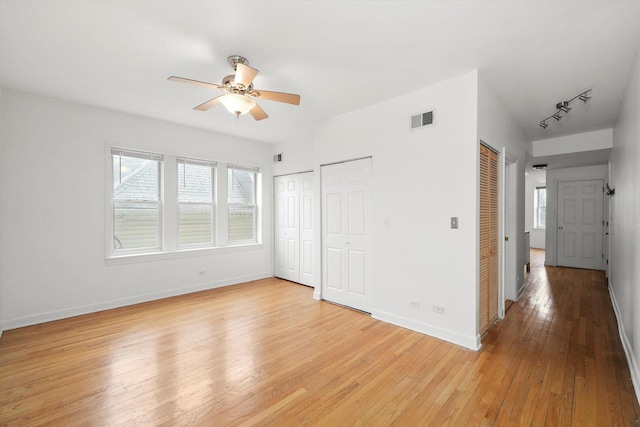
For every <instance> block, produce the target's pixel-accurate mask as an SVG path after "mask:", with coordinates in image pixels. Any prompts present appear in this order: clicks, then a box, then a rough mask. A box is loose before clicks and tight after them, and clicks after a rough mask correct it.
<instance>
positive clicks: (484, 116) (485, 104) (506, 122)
mask: <svg viewBox="0 0 640 427" xmlns="http://www.w3.org/2000/svg"><path fill="white" fill-rule="evenodd" d="M478 137H479V139H480V140H482V142H484V143H485V144H488V145H490V146H491V147H493V148H494V149H496V150H497V151H502V148H503V147H504V148H506V152H507V154H508V155H509V156H512V157H513V158H514V159H515V160H516V166H515V167H516V183H515V187H516V200H515V203H514V204H513V205H515V208H516V212H515V215H516V221H515V229H516V236H515V237H516V262H515V264H516V265H515V266H512V267H514V268H512V269H511V270H510V271H509V270H507V273H508V274H511V275H515V278H514V277H510V278H507V280H505V282H506V283H513V284H515V288H513V287H511V288H510V287H508V286H507V287H506V288H505V297H506V298H508V299H510V300H517V299H518V298H519V297H520V296H521V295H522V293H523V292H524V290H525V288H524V265H525V259H526V254H525V251H526V250H529V249H528V248H526V247H525V246H526V245H525V236H524V232H525V231H526V230H525V224H524V215H525V175H524V164H525V158H526V146H527V144H528V142H529V141H528V139H527V137H526V135H525V134H524V132H523V131H522V128H520V126H519V125H518V124H517V122H516V120H515V119H514V118H513V116H512V115H511V113H510V112H509V111H508V110H507V108H506V107H505V106H504V103H503V102H502V100H501V99H500V98H499V97H498V95H497V94H496V93H495V91H494V90H493V88H491V87H490V86H489V84H488V83H487V82H486V80H485V79H484V78H482V76H480V78H479V80H478Z"/></svg>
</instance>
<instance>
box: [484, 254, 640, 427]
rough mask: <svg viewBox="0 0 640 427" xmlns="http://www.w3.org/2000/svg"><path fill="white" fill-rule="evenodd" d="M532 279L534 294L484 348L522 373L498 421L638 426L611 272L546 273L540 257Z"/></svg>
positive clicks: (513, 308)
mask: <svg viewBox="0 0 640 427" xmlns="http://www.w3.org/2000/svg"><path fill="white" fill-rule="evenodd" d="M525 274H526V276H525V278H526V281H527V291H526V292H525V293H524V295H523V296H522V298H521V299H520V301H518V302H517V303H514V304H513V305H511V306H510V307H509V309H508V311H507V315H506V318H505V320H504V321H502V322H499V323H498V324H497V325H495V326H494V328H493V329H492V330H491V331H490V333H489V334H487V336H486V337H485V338H484V340H483V344H484V351H490V352H492V353H493V352H496V353H497V354H499V356H498V355H497V357H500V358H503V361H502V362H501V363H500V365H502V366H503V367H504V369H505V370H508V371H512V372H515V375H514V377H513V378H512V379H511V381H510V382H511V386H510V387H509V391H508V392H507V394H506V396H505V401H504V402H502V405H501V410H500V413H499V416H498V418H497V421H500V419H505V420H506V416H507V414H506V412H508V411H509V412H511V413H512V414H518V413H520V414H521V415H523V416H525V419H527V420H529V419H530V420H532V421H533V425H542V424H546V425H570V424H571V425H598V426H604V425H608V426H613V425H630V424H636V423H637V417H638V411H639V409H638V403H637V400H636V396H635V394H634V389H633V385H632V382H631V379H630V375H629V369H628V367H627V361H626V358H625V354H624V350H623V348H622V345H621V342H620V337H619V335H618V329H617V322H616V319H615V314H614V311H613V308H612V304H611V299H610V296H609V292H608V289H607V280H606V277H605V274H604V272H603V271H595V270H582V269H573V268H564V267H545V266H544V250H540V249H532V250H531V272H530V273H525ZM512 389H513V390H512ZM514 390H517V391H516V392H515V393H514V392H513V391H514ZM509 408H510V409H509ZM529 411H531V414H530V416H526V413H527V412H529ZM509 418H511V420H515V419H517V418H514V417H513V416H512V417H509ZM497 425H501V424H500V422H498V423H497Z"/></svg>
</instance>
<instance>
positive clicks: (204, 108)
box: [193, 95, 226, 111]
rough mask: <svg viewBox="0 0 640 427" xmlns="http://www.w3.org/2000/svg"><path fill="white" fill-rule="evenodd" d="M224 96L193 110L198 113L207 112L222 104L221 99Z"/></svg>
mask: <svg viewBox="0 0 640 427" xmlns="http://www.w3.org/2000/svg"><path fill="white" fill-rule="evenodd" d="M223 96H226V95H220V96H216V97H215V98H213V99H210V100H208V101H207V102H203V103H202V104H200V105H198V106H197V107H193V109H194V110H198V111H207V110H208V109H209V108H211V107H215V106H216V105H218V104H220V101H221V98H222V97H223Z"/></svg>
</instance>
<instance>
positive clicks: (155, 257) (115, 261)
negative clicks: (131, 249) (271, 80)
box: [105, 243, 264, 266]
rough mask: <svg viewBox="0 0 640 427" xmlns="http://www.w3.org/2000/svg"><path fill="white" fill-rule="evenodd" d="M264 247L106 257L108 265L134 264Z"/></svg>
mask: <svg viewBox="0 0 640 427" xmlns="http://www.w3.org/2000/svg"><path fill="white" fill-rule="evenodd" d="M262 249H264V245H263V244H262V243H251V244H243V245H234V246H225V247H216V248H192V249H177V250H174V251H165V252H149V253H139V254H126V255H112V256H108V257H107V258H106V259H105V262H106V264H107V266H111V265H123V264H134V263H139V262H153V261H161V260H170V259H180V258H191V257H194V256H208V255H221V254H228V253H235V252H248V251H258V250H262Z"/></svg>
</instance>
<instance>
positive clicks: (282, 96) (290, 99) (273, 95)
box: [255, 90, 300, 105]
mask: <svg viewBox="0 0 640 427" xmlns="http://www.w3.org/2000/svg"><path fill="white" fill-rule="evenodd" d="M255 92H256V93H257V96H258V98H262V99H267V100H269V101H278V102H286V103H287V104H293V105H300V95H296V94H294V93H284V92H272V91H270V90H256V91H255Z"/></svg>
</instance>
